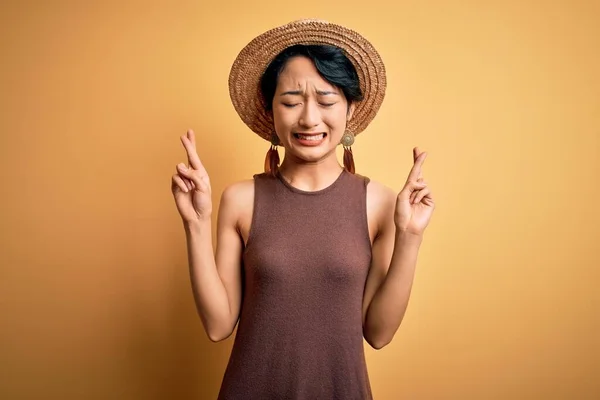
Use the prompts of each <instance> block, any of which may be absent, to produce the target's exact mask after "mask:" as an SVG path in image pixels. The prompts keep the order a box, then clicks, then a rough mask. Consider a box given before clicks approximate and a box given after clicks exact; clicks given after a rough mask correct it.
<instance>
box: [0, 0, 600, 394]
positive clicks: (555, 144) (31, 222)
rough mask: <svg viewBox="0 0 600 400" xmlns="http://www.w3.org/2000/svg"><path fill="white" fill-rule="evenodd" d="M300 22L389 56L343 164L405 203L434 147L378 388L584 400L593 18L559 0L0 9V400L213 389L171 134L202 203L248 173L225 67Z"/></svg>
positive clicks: (587, 388)
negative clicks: (377, 107)
mask: <svg viewBox="0 0 600 400" xmlns="http://www.w3.org/2000/svg"><path fill="white" fill-rule="evenodd" d="M392 3H394V4H392ZM299 18H320V19H325V20H329V21H332V22H336V23H340V24H343V25H346V26H348V27H351V28H353V29H355V30H357V31H359V32H361V33H362V34H364V35H365V36H366V37H367V38H368V39H369V40H370V41H372V43H373V44H374V45H375V47H376V48H377V49H378V50H379V52H380V53H381V55H382V57H383V60H384V62H385V64H386V68H387V73H388V75H387V76H388V90H387V96H386V99H385V101H384V103H383V106H382V108H381V111H380V112H379V114H378V116H377V118H376V119H375V121H374V122H373V123H372V125H370V126H369V128H368V129H367V130H366V131H365V132H364V133H362V134H361V135H359V136H358V138H357V140H356V143H355V145H354V146H353V150H354V154H355V160H356V165H357V171H358V172H359V173H361V174H363V175H367V176H369V177H371V178H372V179H376V180H379V181H381V182H383V183H384V184H386V185H388V186H390V187H392V188H394V189H395V190H396V191H399V190H400V189H401V187H402V185H403V183H404V181H405V179H406V176H407V174H408V172H409V170H410V167H411V165H412V153H411V149H412V147H413V146H419V147H420V148H422V149H423V150H426V151H428V152H429V157H428V159H427V161H426V162H425V166H424V176H425V179H426V180H427V181H428V182H429V183H430V185H431V187H432V189H433V191H434V195H435V197H436V201H437V209H436V212H435V214H434V216H433V219H432V221H431V224H430V226H429V228H428V229H427V231H426V234H425V241H424V243H423V245H422V248H421V252H420V256H419V261H418V267H417V273H416V277H415V283H414V288H413V293H412V297H411V301H410V304H409V308H408V312H407V314H406V317H405V319H404V321H403V323H402V325H401V327H400V329H399V331H398V332H397V334H396V336H395V338H394V340H393V342H392V343H391V344H390V345H389V346H387V347H385V348H384V349H382V350H380V351H376V350H373V349H371V348H370V347H369V346H368V345H367V344H366V342H365V347H366V356H367V362H368V367H369V374H370V378H371V384H372V387H373V392H374V395H375V398H376V399H379V400H386V399H390V400H394V399H411V400H437V399H440V400H441V399H457V400H465V399H468V400H471V399H473V400H481V399H485V400H492V399H498V400H506V399H511V400H512V399H526V400H529V399H540V400H542V399H543V400H553V399H565V400H567V399H569V400H570V399H577V400H583V399H589V400H592V399H598V398H600V381H599V380H598V370H599V368H600V312H599V306H600V291H598V289H597V286H598V280H599V278H600V273H599V272H598V268H599V265H600V256H599V252H598V248H599V245H600V240H599V236H600V230H599V224H600V211H599V209H598V204H599V202H600V189H599V186H600V179H599V176H598V175H599V172H600V160H599V158H598V153H599V147H600V101H599V99H600V73H599V71H600V27H599V26H600V25H598V21H599V20H600V5H599V3H598V2H592V1H589V2H586V1H567V0H557V1H553V2H543V1H479V2H458V1H454V2H452V1H442V0H439V1H425V2H417V1H396V2H391V1H380V0H371V1H360V2H359V1H340V2H337V3H330V2H319V1H312V0H308V1H304V2H301V3H285V2H284V3H282V2H279V1H273V0H265V1H256V2H247V1H241V0H235V1H229V2H210V3H209V2H201V1H178V2H177V1H153V2H147V1H125V2H123V1H86V2H84V1H54V2H50V1H14V0H13V1H4V2H2V5H1V6H0V45H1V49H2V61H1V62H0V135H1V136H0V151H1V154H0V166H1V169H0V171H1V172H0V173H1V174H2V176H1V177H2V181H1V182H2V186H1V188H2V203H1V207H0V227H1V234H2V237H1V238H0V239H1V240H0V267H1V269H0V324H1V327H0V346H1V348H0V354H1V355H0V398H2V399H7V400H9V399H39V398H56V399H115V400H117V399H214V398H215V397H216V394H217V392H218V389H219V385H220V383H221V378H222V376H223V372H224V370H225V366H226V363H227V360H228V357H229V353H230V350H231V345H232V343H233V336H232V337H231V338H229V339H228V340H226V341H223V342H220V343H217V344H214V343H211V342H210V341H209V340H208V339H207V337H206V334H205V333H204V331H203V328H202V324H201V321H200V319H199V317H198V316H197V314H196V311H195V307H194V303H193V298H192V292H191V289H190V283H189V276H188V268H187V258H186V250H185V236H184V231H183V227H182V223H181V220H180V218H179V215H178V213H177V211H176V208H175V204H174V201H173V198H172V195H171V193H170V179H171V174H172V173H174V171H175V169H174V168H175V165H176V164H177V163H178V162H182V161H183V162H185V161H186V159H185V153H184V150H183V147H182V145H181V143H180V141H179V136H180V135H182V134H184V133H185V131H186V129H188V128H193V129H195V131H196V133H197V137H198V152H199V155H200V157H201V159H202V160H203V162H204V163H205V165H206V168H207V169H208V171H209V173H210V176H211V180H212V184H213V195H214V197H213V201H214V203H215V204H218V200H219V197H220V194H221V192H222V191H223V189H224V187H225V186H226V185H228V184H229V183H231V182H234V181H237V180H241V179H247V178H250V177H251V176H252V174H254V173H257V172H261V170H262V165H263V160H264V155H265V152H266V151H267V149H268V147H269V146H268V143H267V142H266V141H264V140H262V139H260V138H259V137H258V136H256V135H255V134H253V133H252V132H251V131H250V130H249V129H248V128H247V127H246V126H245V125H244V124H243V123H242V121H241V120H240V119H239V117H238V116H237V114H236V113H235V111H234V109H233V106H232V105H231V103H230V100H229V93H228V87H227V77H228V74H229V68H230V66H231V63H232V62H233V60H234V58H235V57H236V55H237V54H238V52H239V51H240V50H241V49H242V47H243V46H244V45H245V44H246V43H248V42H249V41H250V40H251V39H252V38H253V37H255V36H256V35H258V34H260V33H261V32H263V31H265V30H267V29H270V28H272V27H275V26H277V25H281V24H284V23H287V22H289V21H292V20H296V19H299ZM340 206H341V207H342V206H343V204H340ZM215 216H216V210H215ZM307 329H310V327H307Z"/></svg>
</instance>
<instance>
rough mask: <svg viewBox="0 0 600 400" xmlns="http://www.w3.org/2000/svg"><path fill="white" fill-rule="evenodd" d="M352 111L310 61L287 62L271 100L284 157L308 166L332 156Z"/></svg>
mask: <svg viewBox="0 0 600 400" xmlns="http://www.w3.org/2000/svg"><path fill="white" fill-rule="evenodd" d="M353 110H354V107H351V108H350V110H349V109H348V102H347V101H346V98H345V97H344V93H343V92H342V91H341V90H340V89H338V88H336V87H335V86H333V85H331V84H330V83H328V82H327V81H326V80H325V79H323V78H322V77H321V76H320V75H319V72H318V71H317V69H316V68H315V66H314V64H313V62H312V61H311V60H310V59H308V58H306V57H302V56H298V57H294V58H291V59H290V60H288V62H287V64H286V66H285V68H284V70H283V71H282V72H281V74H280V75H279V81H278V82H277V89H276V91H275V96H274V97H273V120H274V123H275V131H276V132H277V136H279V139H280V141H281V144H282V145H283V146H284V147H285V150H286V157H292V158H296V159H298V161H302V162H308V163H316V162H320V161H321V160H324V159H326V158H328V157H335V148H336V146H337V145H338V144H339V143H340V140H341V138H342V135H343V134H344V131H345V129H346V123H347V121H348V120H349V119H350V118H351V117H352V112H353Z"/></svg>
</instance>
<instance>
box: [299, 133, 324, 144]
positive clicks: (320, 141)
mask: <svg viewBox="0 0 600 400" xmlns="http://www.w3.org/2000/svg"><path fill="white" fill-rule="evenodd" d="M298 135H302V136H318V135H323V138H322V139H320V140H314V139H313V140H303V139H300V138H299V137H298ZM293 137H294V140H295V141H296V142H298V143H300V144H301V145H302V146H307V147H315V146H318V145H320V144H321V143H323V141H325V138H326V137H327V133H326V132H294V134H293Z"/></svg>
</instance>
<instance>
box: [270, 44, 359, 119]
mask: <svg viewBox="0 0 600 400" xmlns="http://www.w3.org/2000/svg"><path fill="white" fill-rule="evenodd" d="M296 56H304V57H307V58H309V59H310V60H312V62H313V63H314V64H315V67H316V68H317V71H318V72H319V74H320V75H321V77H322V78H323V79H325V80H326V81H327V82H329V83H330V84H332V85H333V86H335V87H337V88H339V89H341V90H342V92H343V93H344V96H345V97H346V100H347V101H348V107H350V104H351V103H353V102H356V101H361V100H362V99H363V94H362V91H361V90H360V84H359V80H358V74H357V73H356V69H355V68H354V65H353V64H352V62H350V60H349V59H348V57H347V56H346V54H344V51H343V50H342V49H340V48H339V47H337V46H331V45H303V44H298V45H294V46H290V47H288V48H286V49H284V50H283V51H282V52H281V53H279V54H278V55H277V56H275V58H274V59H273V61H271V63H270V64H269V66H268V67H267V69H266V70H265V72H264V73H263V75H262V77H261V79H260V90H261V93H262V97H263V100H264V104H265V107H266V109H267V111H271V110H272V109H273V98H274V97H275V90H276V88H277V82H278V80H279V75H280V74H281V72H282V71H283V69H284V68H285V66H286V64H287V62H288V61H289V60H290V59H291V58H292V57H296Z"/></svg>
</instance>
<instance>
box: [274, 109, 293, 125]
mask: <svg viewBox="0 0 600 400" xmlns="http://www.w3.org/2000/svg"><path fill="white" fill-rule="evenodd" d="M295 120H296V117H295V116H294V113H293V112H292V111H291V110H288V109H286V108H281V107H276V108H273V123H274V124H275V127H280V128H285V127H289V126H292V125H293V124H294V121H295Z"/></svg>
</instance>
